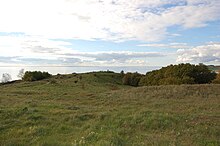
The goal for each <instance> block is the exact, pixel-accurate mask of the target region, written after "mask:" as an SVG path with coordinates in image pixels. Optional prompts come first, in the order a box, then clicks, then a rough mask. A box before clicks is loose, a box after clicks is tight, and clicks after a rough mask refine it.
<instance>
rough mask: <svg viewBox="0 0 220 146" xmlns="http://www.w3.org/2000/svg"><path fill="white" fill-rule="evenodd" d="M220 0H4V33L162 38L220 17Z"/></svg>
mask: <svg viewBox="0 0 220 146" xmlns="http://www.w3.org/2000/svg"><path fill="white" fill-rule="evenodd" d="M219 7H220V1H219V0H152V1H150V0H129V1H128V0H19V1H16V0H0V19H1V20H0V21H1V23H0V32H22V33H25V34H26V35H34V36H42V37H45V38H48V39H54V38H55V39H83V40H94V39H100V40H110V41H128V40H139V41H147V42H149V41H159V40H161V39H163V38H165V37H166V35H168V34H169V32H168V31H167V29H168V28H169V27H172V26H180V27H182V28H185V29H189V28H195V27H203V26H206V25H207V22H209V21H214V20H218V19H219V18H220V13H219Z"/></svg>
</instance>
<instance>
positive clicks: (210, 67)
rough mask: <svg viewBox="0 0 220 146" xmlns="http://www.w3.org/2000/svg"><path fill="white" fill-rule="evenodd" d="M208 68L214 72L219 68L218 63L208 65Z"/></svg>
mask: <svg viewBox="0 0 220 146" xmlns="http://www.w3.org/2000/svg"><path fill="white" fill-rule="evenodd" d="M208 67H209V69H210V70H213V71H215V72H217V71H219V70H220V65H218V66H215V65H208Z"/></svg>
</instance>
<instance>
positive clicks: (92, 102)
mask: <svg viewBox="0 0 220 146" xmlns="http://www.w3.org/2000/svg"><path fill="white" fill-rule="evenodd" d="M80 76H82V79H80V78H81V77H80ZM76 81H77V82H76ZM219 89H220V85H180V86H152V87H139V88H134V87H129V86H123V85H122V84H121V75H120V74H114V73H87V74H78V75H75V74H72V75H60V76H54V77H53V78H51V79H47V80H42V81H37V82H17V83H13V84H8V85H1V86H0V92H1V94H0V145H44V146H56V145H77V146H90V145H101V146H102V145H103V146H108V145H109V146H110V145H112V146H123V145H126V146H127V145H128V146H129V145H132V146H138V145H140V146H141V145H143V146H145V145H178V146H179V145H183V146H184V145H186V146H187V145H204V146H206V145H208V146H209V145H210V146H217V145H220V141H219V140H220V124H219V123H220V104H219V103H220V90H219Z"/></svg>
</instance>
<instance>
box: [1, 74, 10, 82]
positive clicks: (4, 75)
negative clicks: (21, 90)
mask: <svg viewBox="0 0 220 146" xmlns="http://www.w3.org/2000/svg"><path fill="white" fill-rule="evenodd" d="M11 79H12V78H11V75H10V74H8V73H4V74H2V83H7V82H9V81H10V80H11Z"/></svg>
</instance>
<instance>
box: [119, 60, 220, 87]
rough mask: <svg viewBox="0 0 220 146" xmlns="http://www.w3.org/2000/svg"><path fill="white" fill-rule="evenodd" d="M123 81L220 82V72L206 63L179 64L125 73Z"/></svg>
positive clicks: (141, 83) (137, 83) (142, 83)
mask: <svg viewBox="0 0 220 146" xmlns="http://www.w3.org/2000/svg"><path fill="white" fill-rule="evenodd" d="M122 83H123V84H124V85H131V86H154V85H180V84H209V83H220V74H218V75H217V74H216V73H215V72H214V71H211V70H209V68H208V66H206V65H204V64H199V65H194V64H189V63H186V64H183V63H182V64H178V65H169V66H167V67H162V68H161V69H159V70H154V71H150V72H147V73H146V75H141V74H139V73H137V72H136V73H127V74H124V75H123V78H122Z"/></svg>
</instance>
